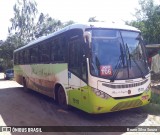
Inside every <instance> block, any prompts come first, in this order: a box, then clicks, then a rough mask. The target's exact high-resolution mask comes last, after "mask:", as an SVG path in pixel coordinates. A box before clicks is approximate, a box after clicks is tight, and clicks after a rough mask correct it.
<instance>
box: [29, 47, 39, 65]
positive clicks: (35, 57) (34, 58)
mask: <svg viewBox="0 0 160 135" xmlns="http://www.w3.org/2000/svg"><path fill="white" fill-rule="evenodd" d="M30 51H31V63H38V46H36V47H33V48H31V50H30Z"/></svg>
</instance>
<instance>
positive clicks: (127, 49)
mask: <svg viewBox="0 0 160 135" xmlns="http://www.w3.org/2000/svg"><path fill="white" fill-rule="evenodd" d="M126 51H127V52H128V57H129V61H130V67H131V59H132V60H133V62H134V63H135V64H136V66H137V67H138V69H139V71H140V73H141V75H142V78H143V79H144V78H145V76H144V73H143V71H142V69H141V68H140V66H139V65H138V63H137V62H136V60H135V59H134V57H133V55H132V54H130V51H129V48H128V45H127V43H126Z"/></svg>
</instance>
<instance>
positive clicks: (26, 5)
mask: <svg viewBox="0 0 160 135" xmlns="http://www.w3.org/2000/svg"><path fill="white" fill-rule="evenodd" d="M13 11H14V17H13V18H11V19H10V21H11V24H12V26H11V27H9V28H8V32H9V36H8V38H7V40H6V41H4V42H3V44H2V45H1V46H0V63H1V67H3V69H6V68H11V67H12V66H13V65H12V63H13V50H15V49H17V48H19V47H22V46H24V45H25V44H27V43H28V42H30V41H31V40H34V39H36V38H39V37H41V36H46V35H48V34H50V33H52V32H55V31H57V30H58V29H60V28H62V27H64V26H67V25H69V24H72V23H73V21H69V22H66V23H65V24H63V23H62V22H61V21H60V20H55V19H53V18H51V17H50V16H49V15H48V14H47V15H45V14H43V13H41V14H40V15H39V17H37V16H38V10H37V3H36V2H35V1H34V0H17V3H16V4H15V5H14V6H13ZM1 67H0V68H1Z"/></svg>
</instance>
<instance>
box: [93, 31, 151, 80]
mask: <svg viewBox="0 0 160 135" xmlns="http://www.w3.org/2000/svg"><path fill="white" fill-rule="evenodd" d="M90 32H91V33H92V42H91V58H90V69H91V70H90V71H91V74H92V75H93V76H97V77H101V78H107V79H110V80H113V81H114V80H115V79H117V80H122V79H134V78H141V77H142V78H144V77H145V75H146V74H147V73H148V72H149V69H148V65H147V58H146V55H145V50H144V46H143V45H142V38H141V35H140V33H139V32H135V31H126V30H114V29H91V30H90Z"/></svg>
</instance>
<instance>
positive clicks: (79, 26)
mask: <svg viewBox="0 0 160 135" xmlns="http://www.w3.org/2000/svg"><path fill="white" fill-rule="evenodd" d="M86 28H108V29H120V30H130V31H137V32H140V30H138V29H137V28H135V27H132V26H129V25H124V24H117V23H105V22H87V23H83V24H81V23H75V24H72V25H69V26H66V27H64V28H62V29H61V30H58V31H56V32H54V33H51V34H49V35H48V36H42V37H40V38H38V39H36V40H34V41H31V42H30V43H28V44H27V45H25V46H23V47H21V48H18V49H16V50H15V51H14V52H17V51H19V50H21V49H24V48H26V47H29V46H32V45H33V44H36V43H39V42H41V41H44V40H46V39H48V38H51V37H53V36H56V35H58V34H61V33H63V32H65V31H68V30H71V29H82V30H83V31H85V29H86Z"/></svg>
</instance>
